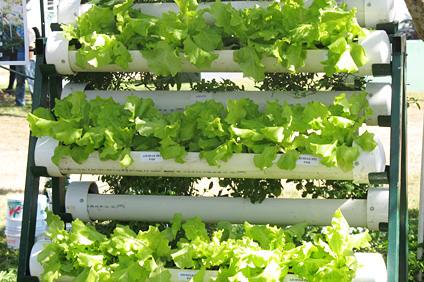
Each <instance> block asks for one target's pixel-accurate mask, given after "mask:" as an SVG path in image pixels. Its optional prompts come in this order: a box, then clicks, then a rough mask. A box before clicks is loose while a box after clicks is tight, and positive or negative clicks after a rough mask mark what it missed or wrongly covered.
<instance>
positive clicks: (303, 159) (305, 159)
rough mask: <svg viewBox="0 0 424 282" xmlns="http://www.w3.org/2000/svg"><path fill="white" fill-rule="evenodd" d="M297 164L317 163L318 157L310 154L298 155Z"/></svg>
mask: <svg viewBox="0 0 424 282" xmlns="http://www.w3.org/2000/svg"><path fill="white" fill-rule="evenodd" d="M296 164H297V165H319V158H318V157H316V156H312V155H300V157H299V159H298V160H297V161H296Z"/></svg>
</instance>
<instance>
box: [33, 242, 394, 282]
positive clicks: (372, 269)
mask: <svg viewBox="0 0 424 282" xmlns="http://www.w3.org/2000/svg"><path fill="white" fill-rule="evenodd" d="M44 244H51V242H50V241H38V242H36V243H35V244H34V246H33V247H32V249H31V254H30V258H29V270H30V273H31V276H37V277H40V276H41V274H42V273H43V271H44V268H43V266H42V265H41V264H40V263H39V262H38V261H37V256H38V255H39V254H40V252H41V251H42V250H44ZM355 257H356V259H357V263H358V265H361V267H359V268H358V269H357V271H356V278H354V279H353V280H352V282H386V281H387V274H386V264H385V262H384V259H383V257H382V255H381V254H376V253H355ZM168 270H169V273H170V274H171V277H170V281H171V282H180V281H188V280H189V279H190V278H191V277H193V276H194V275H196V273H197V272H198V270H192V269H172V268H170V269H168ZM216 276H218V271H216V270H207V271H206V273H205V280H204V281H205V282H206V281H210V279H211V278H212V277H216ZM74 278H75V277H70V276H61V277H59V279H57V280H56V281H57V282H70V281H72V280H73V279H74ZM187 278H188V279H187ZM295 281H297V282H299V281H300V280H299V278H297V277H295V276H293V275H287V276H286V278H285V279H284V281H283V282H295ZM146 282H149V281H148V280H146Z"/></svg>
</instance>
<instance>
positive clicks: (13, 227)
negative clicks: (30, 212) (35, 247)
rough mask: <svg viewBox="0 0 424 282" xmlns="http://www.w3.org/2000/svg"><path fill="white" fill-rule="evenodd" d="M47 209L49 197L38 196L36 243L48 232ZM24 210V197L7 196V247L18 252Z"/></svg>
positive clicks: (21, 195)
mask: <svg viewBox="0 0 424 282" xmlns="http://www.w3.org/2000/svg"><path fill="white" fill-rule="evenodd" d="M46 207H47V197H46V196H45V195H38V204H37V221H36V223H35V241H37V240H39V239H42V238H44V236H45V235H44V233H46V231H47V223H46V221H45V219H46V217H47V214H46ZM23 209H24V195H23V194H17V195H10V196H7V216H6V228H5V230H4V233H5V235H6V239H7V247H8V248H11V249H14V250H18V249H19V243H20V237H21V231H22V215H23Z"/></svg>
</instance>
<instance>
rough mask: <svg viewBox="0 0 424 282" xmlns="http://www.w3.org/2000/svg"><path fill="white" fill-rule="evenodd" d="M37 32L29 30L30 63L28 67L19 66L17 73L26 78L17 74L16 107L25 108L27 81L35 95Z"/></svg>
mask: <svg viewBox="0 0 424 282" xmlns="http://www.w3.org/2000/svg"><path fill="white" fill-rule="evenodd" d="M35 37H36V34H35V31H34V30H33V29H28V45H29V63H28V64H26V65H17V66H16V71H17V72H18V73H22V74H25V76H26V77H25V76H23V75H20V74H16V91H15V95H16V99H15V106H16V107H24V106H25V80H26V81H27V82H28V88H29V91H30V92H31V96H32V94H33V93H34V76H35V55H34V48H35Z"/></svg>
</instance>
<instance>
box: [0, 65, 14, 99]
mask: <svg viewBox="0 0 424 282" xmlns="http://www.w3.org/2000/svg"><path fill="white" fill-rule="evenodd" d="M9 67H10V69H11V70H16V67H15V66H9ZM14 84H15V73H14V72H13V71H11V72H9V85H8V86H7V88H6V89H3V91H4V92H5V93H13V92H15V91H14V90H13V89H14V88H15V86H14Z"/></svg>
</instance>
